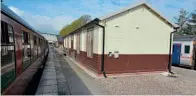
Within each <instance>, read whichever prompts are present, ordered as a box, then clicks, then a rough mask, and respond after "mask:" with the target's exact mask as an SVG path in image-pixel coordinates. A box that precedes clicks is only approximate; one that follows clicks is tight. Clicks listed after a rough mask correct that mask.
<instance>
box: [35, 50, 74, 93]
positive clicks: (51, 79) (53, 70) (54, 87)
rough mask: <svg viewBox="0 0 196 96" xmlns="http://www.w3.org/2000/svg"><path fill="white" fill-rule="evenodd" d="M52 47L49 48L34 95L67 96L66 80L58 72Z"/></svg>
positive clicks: (57, 64)
mask: <svg viewBox="0 0 196 96" xmlns="http://www.w3.org/2000/svg"><path fill="white" fill-rule="evenodd" d="M55 57H56V56H55V53H54V52H53V47H50V51H49V55H48V60H47V62H46V65H45V67H44V71H43V74H42V77H41V80H40V82H39V85H38V88H37V91H36V95H42V94H44V95H69V94H70V93H69V90H68V86H67V85H66V80H65V78H64V76H63V74H62V72H61V71H60V70H58V68H60V64H59V63H58V59H57V58H55Z"/></svg>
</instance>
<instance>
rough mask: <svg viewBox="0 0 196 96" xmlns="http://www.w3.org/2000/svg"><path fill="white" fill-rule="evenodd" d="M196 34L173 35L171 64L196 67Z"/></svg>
mask: <svg viewBox="0 0 196 96" xmlns="http://www.w3.org/2000/svg"><path fill="white" fill-rule="evenodd" d="M195 63H196V35H185V36H180V35H174V41H173V53H172V64H173V65H186V66H190V67H192V68H193V69H194V68H195V67H196V64H195Z"/></svg>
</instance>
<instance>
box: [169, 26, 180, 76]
mask: <svg viewBox="0 0 196 96" xmlns="http://www.w3.org/2000/svg"><path fill="white" fill-rule="evenodd" d="M174 29H175V31H173V32H171V33H170V44H169V62H168V71H169V73H171V74H174V73H173V72H172V71H171V65H172V62H171V55H172V53H171V48H172V41H173V39H172V35H173V33H175V32H177V29H178V27H177V28H174Z"/></svg>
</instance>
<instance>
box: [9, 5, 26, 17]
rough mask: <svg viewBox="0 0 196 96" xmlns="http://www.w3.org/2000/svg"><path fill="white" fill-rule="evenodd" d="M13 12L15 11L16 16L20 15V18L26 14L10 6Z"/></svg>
mask: <svg viewBox="0 0 196 96" xmlns="http://www.w3.org/2000/svg"><path fill="white" fill-rule="evenodd" d="M9 8H10V9H11V10H12V11H14V12H15V13H16V14H18V15H19V16H22V15H23V14H24V11H21V10H19V9H18V8H16V7H13V6H10V7H9Z"/></svg>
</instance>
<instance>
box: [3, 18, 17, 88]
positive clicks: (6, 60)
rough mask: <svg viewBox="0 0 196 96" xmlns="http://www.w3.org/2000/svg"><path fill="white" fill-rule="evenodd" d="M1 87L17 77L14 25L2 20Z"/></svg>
mask: <svg viewBox="0 0 196 96" xmlns="http://www.w3.org/2000/svg"><path fill="white" fill-rule="evenodd" d="M1 33H2V34H1V88H4V87H5V86H6V85H7V84H8V83H9V82H11V81H12V80H13V79H14V78H15V52H14V43H13V42H14V39H13V38H14V37H13V36H14V34H13V33H14V32H13V27H12V26H11V25H9V24H7V23H6V22H3V21H1Z"/></svg>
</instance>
